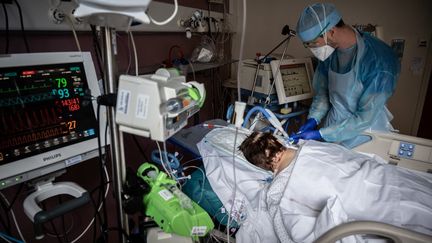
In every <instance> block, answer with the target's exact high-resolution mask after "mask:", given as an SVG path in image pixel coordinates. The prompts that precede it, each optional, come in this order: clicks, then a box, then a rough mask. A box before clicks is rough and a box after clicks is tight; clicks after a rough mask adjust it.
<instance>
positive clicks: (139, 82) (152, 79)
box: [116, 68, 205, 142]
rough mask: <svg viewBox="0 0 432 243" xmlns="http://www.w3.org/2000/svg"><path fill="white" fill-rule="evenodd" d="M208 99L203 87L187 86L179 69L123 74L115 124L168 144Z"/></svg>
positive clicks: (122, 128)
mask: <svg viewBox="0 0 432 243" xmlns="http://www.w3.org/2000/svg"><path fill="white" fill-rule="evenodd" d="M204 99H205V89H204V85H202V84H199V83H197V82H195V81H192V82H188V83H186V78H185V77H184V76H180V75H179V73H178V71H177V70H176V69H164V68H161V69H159V70H157V71H156V73H155V74H150V75H143V76H130V75H121V76H120V80H119V89H118V94H117V106H116V122H117V123H118V124H119V125H120V127H119V129H120V130H121V131H124V132H127V133H131V134H135V135H139V136H144V137H149V138H151V139H153V140H156V141H161V142H162V141H165V140H166V139H168V138H169V137H171V136H172V135H174V134H175V133H176V132H177V131H179V130H180V129H182V128H183V127H184V126H186V124H187V120H188V118H189V117H191V116H192V115H193V114H195V113H196V112H198V111H199V109H200V108H201V106H202V105H203V102H204Z"/></svg>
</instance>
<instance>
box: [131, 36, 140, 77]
mask: <svg viewBox="0 0 432 243" xmlns="http://www.w3.org/2000/svg"><path fill="white" fill-rule="evenodd" d="M128 33H129V36H130V40H131V43H132V50H133V53H134V59H135V75H136V76H138V75H139V74H138V67H139V66H138V54H137V50H136V46H135V40H134V36H133V34H132V31H128Z"/></svg>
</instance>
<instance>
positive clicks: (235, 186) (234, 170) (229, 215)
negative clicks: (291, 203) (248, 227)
mask: <svg viewBox="0 0 432 243" xmlns="http://www.w3.org/2000/svg"><path fill="white" fill-rule="evenodd" d="M243 1H244V2H246V0H243ZM244 4H246V3H244ZM245 12H246V11H245ZM237 135H238V128H237V127H236V131H235V135H234V147H233V155H232V159H233V179H234V190H233V200H232V204H231V208H230V211H229V212H228V223H227V226H228V229H227V239H228V243H229V242H230V234H229V228H230V226H231V213H232V210H233V208H234V204H235V199H236V193H237V175H236V167H235V164H236V159H235V158H236V150H237V146H236V144H237Z"/></svg>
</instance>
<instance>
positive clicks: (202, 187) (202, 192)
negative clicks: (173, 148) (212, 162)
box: [183, 165, 206, 204]
mask: <svg viewBox="0 0 432 243" xmlns="http://www.w3.org/2000/svg"><path fill="white" fill-rule="evenodd" d="M188 168H195V169H198V170H199V171H201V174H202V177H203V181H202V185H201V193H200V197H199V199H198V201H197V203H198V204H199V203H200V202H201V200H202V197H203V195H204V183H205V181H206V176H205V173H204V171H203V170H202V169H201V168H199V167H198V166H193V165H190V166H186V167H183V171H185V170H187V169H188Z"/></svg>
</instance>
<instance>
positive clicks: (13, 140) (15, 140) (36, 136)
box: [0, 127, 68, 149]
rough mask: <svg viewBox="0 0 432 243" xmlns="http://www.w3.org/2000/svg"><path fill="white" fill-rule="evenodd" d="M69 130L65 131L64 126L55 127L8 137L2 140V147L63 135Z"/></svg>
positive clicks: (0, 145)
mask: <svg viewBox="0 0 432 243" xmlns="http://www.w3.org/2000/svg"><path fill="white" fill-rule="evenodd" d="M67 132H68V131H65V130H64V128H63V127H54V128H50V129H46V130H42V131H39V132H32V133H30V134H25V135H21V136H15V137H10V138H6V139H4V140H2V141H1V142H0V149H5V148H10V147H16V146H20V145H22V144H28V143H34V142H37V141H42V140H47V139H49V138H53V137H58V136H61V135H63V134H65V133H67Z"/></svg>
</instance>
